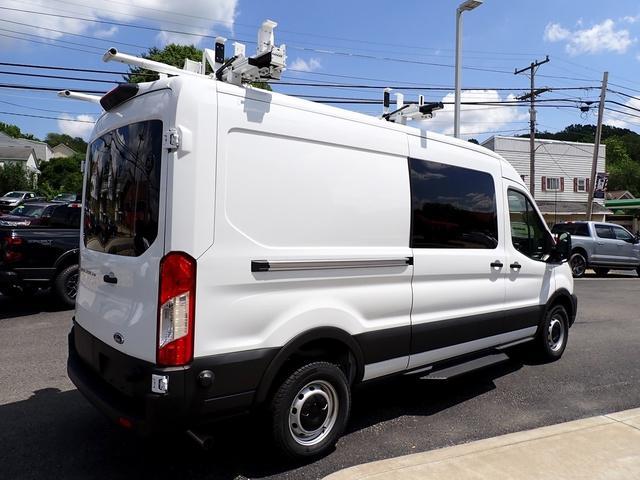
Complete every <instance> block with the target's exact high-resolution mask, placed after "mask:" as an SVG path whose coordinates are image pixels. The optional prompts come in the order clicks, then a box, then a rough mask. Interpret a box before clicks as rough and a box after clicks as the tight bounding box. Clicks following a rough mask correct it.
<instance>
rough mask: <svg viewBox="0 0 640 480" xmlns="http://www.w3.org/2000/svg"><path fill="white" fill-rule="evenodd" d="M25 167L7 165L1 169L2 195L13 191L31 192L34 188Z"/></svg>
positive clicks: (0, 185)
mask: <svg viewBox="0 0 640 480" xmlns="http://www.w3.org/2000/svg"><path fill="white" fill-rule="evenodd" d="M30 182H31V179H30V178H29V176H28V175H27V171H26V169H25V168H24V165H22V164H20V163H6V164H5V165H4V166H2V167H0V195H4V194H5V193H7V192H10V191H11V190H30V189H31V188H32V186H33V184H32V183H30Z"/></svg>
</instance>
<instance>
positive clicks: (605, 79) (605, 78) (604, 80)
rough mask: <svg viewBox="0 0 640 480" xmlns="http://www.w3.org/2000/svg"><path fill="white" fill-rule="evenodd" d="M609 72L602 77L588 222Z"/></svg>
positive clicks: (590, 212) (591, 210)
mask: <svg viewBox="0 0 640 480" xmlns="http://www.w3.org/2000/svg"><path fill="white" fill-rule="evenodd" d="M608 81H609V72H604V75H602V90H600V105H599V106H598V126H597V127H596V140H595V142H594V145H593V160H592V162H591V182H589V201H588V203H587V220H589V221H590V220H591V216H592V214H593V194H594V192H595V189H596V170H597V168H598V152H599V151H600V137H601V136H602V117H603V116H604V99H605V96H606V95H607V82H608Z"/></svg>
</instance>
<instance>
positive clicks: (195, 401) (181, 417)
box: [67, 322, 276, 435]
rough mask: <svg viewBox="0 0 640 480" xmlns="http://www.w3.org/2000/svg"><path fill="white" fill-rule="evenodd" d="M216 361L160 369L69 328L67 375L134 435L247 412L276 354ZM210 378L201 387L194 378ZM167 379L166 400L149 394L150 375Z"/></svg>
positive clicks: (268, 351) (264, 352) (255, 353)
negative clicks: (208, 374)
mask: <svg viewBox="0 0 640 480" xmlns="http://www.w3.org/2000/svg"><path fill="white" fill-rule="evenodd" d="M271 350H272V349H263V350H253V351H248V352H238V353H231V354H223V355H215V356H211V357H204V358H200V359H197V360H195V361H194V362H193V363H191V364H190V365H187V366H184V367H170V368H162V367H158V366H156V365H154V364H152V363H149V362H146V361H144V360H140V359H136V358H134V357H131V356H128V355H125V354H123V353H121V352H119V351H118V350H116V349H114V348H113V347H111V346H109V345H107V344H105V343H104V342H102V341H100V340H99V339H97V338H96V337H94V336H93V335H91V334H90V333H89V332H87V331H86V330H85V329H83V328H82V327H81V326H80V325H78V324H77V323H75V322H74V325H73V327H72V329H71V332H70V333H69V357H68V360H67V374H68V375H69V378H70V379H71V381H72V382H73V383H74V384H75V386H76V387H77V388H78V390H79V391H80V393H82V394H83V395H84V396H85V397H86V398H87V399H88V400H89V401H90V402H91V403H92V404H93V405H94V406H95V407H96V408H97V409H98V410H100V411H101V412H103V413H104V414H105V415H106V416H107V417H108V418H110V419H111V420H113V421H114V422H116V423H118V424H120V425H121V426H123V427H125V428H128V429H132V430H134V431H135V432H136V433H139V434H142V435H149V434H152V433H156V432H165V431H177V430H186V429H189V428H191V427H194V426H196V425H199V424H202V423H206V422H213V421H215V420H219V419H221V418H225V417H228V416H231V415H236V414H238V413H243V412H246V411H248V410H250V408H251V406H252V405H253V400H254V396H255V389H256V388H257V385H258V383H259V381H260V379H261V378H262V375H263V373H264V371H265V370H266V368H267V366H268V364H269V363H270V361H271V359H272V358H273V356H275V353H276V351H275V350H274V351H273V352H271ZM203 370H209V371H211V372H212V373H213V381H212V383H211V384H210V385H208V386H206V385H205V386H203V385H202V384H201V382H200V380H199V379H198V375H199V374H200V372H202V371H203ZM152 374H156V375H163V376H166V377H167V378H168V385H169V388H168V391H167V393H165V394H158V393H153V392H152V391H151V375H152Z"/></svg>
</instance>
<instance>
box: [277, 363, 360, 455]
mask: <svg viewBox="0 0 640 480" xmlns="http://www.w3.org/2000/svg"><path fill="white" fill-rule="evenodd" d="M350 408H351V392H350V390H349V383H348V382H347V378H346V377H345V374H344V373H343V371H342V370H341V369H340V368H339V367H338V366H337V365H334V364H333V363H329V362H312V363H308V364H306V365H303V366H301V367H300V368H298V369H297V370H295V371H294V372H293V373H291V374H290V375H289V376H287V377H286V378H285V379H284V381H283V382H282V383H281V384H280V386H279V387H278V389H277V390H276V392H275V395H274V396H273V399H272V401H271V418H272V432H273V437H274V440H275V442H276V445H277V446H278V447H279V449H280V450H281V451H282V452H283V453H285V454H286V455H288V456H290V457H298V458H300V457H313V456H316V455H320V454H322V453H324V452H326V451H327V450H328V449H330V448H331V447H333V445H334V444H335V443H336V441H337V440H338V438H339V437H340V435H341V434H342V432H343V431H344V428H345V426H346V424H347V420H348V418H349V410H350Z"/></svg>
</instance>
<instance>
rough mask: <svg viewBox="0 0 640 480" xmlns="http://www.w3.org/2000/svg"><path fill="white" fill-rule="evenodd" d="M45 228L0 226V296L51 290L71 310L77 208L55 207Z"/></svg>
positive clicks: (75, 276)
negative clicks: (41, 289) (42, 289)
mask: <svg viewBox="0 0 640 480" xmlns="http://www.w3.org/2000/svg"><path fill="white" fill-rule="evenodd" d="M53 207H54V211H53V213H52V215H51V217H50V219H49V226H47V227H42V226H38V227H2V226H0V293H2V294H3V295H13V296H15V295H24V294H28V293H32V292H34V291H35V290H37V289H40V288H48V287H52V291H53V292H54V294H55V295H56V296H57V297H58V298H59V299H60V300H62V301H63V302H64V303H65V304H67V305H69V306H73V304H74V302H75V296H76V292H77V283H78V244H79V241H80V240H79V238H80V237H79V235H80V230H79V228H80V214H81V210H82V209H81V207H80V205H79V204H70V205H54V206H53Z"/></svg>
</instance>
